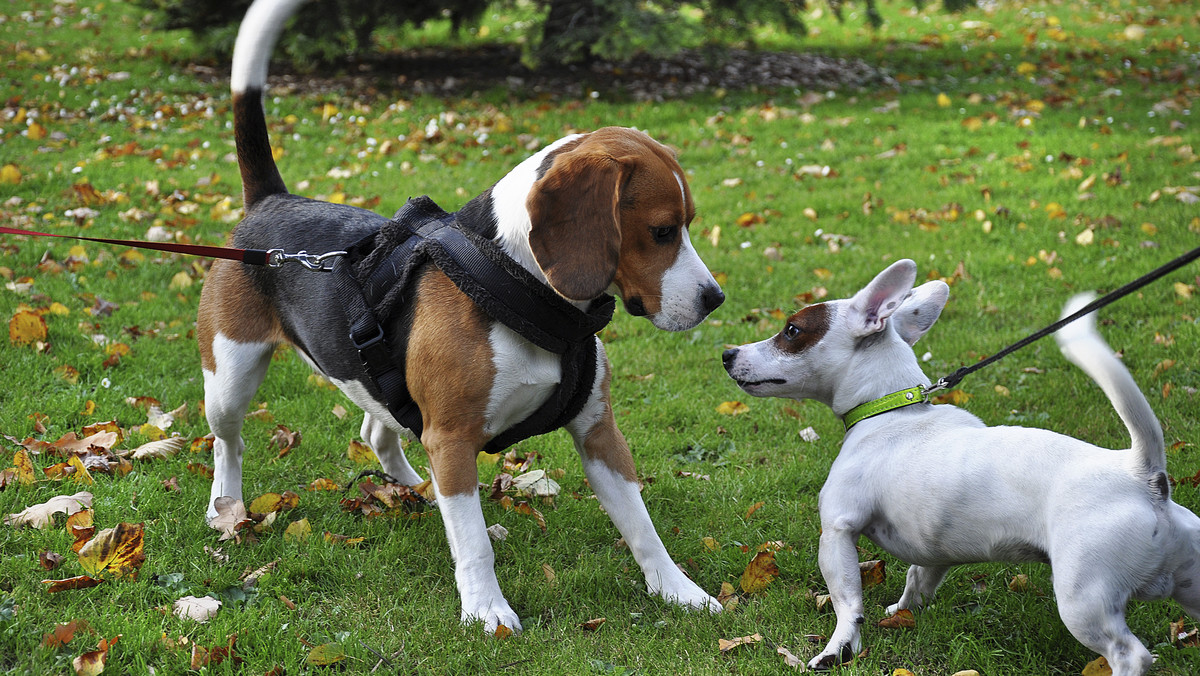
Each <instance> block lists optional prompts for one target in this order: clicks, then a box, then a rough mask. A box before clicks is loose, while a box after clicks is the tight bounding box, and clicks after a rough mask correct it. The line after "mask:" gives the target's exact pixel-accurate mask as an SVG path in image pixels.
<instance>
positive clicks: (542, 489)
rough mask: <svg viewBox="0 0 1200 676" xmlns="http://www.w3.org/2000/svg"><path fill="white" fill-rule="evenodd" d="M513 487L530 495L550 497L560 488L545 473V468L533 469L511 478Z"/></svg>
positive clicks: (556, 493)
mask: <svg viewBox="0 0 1200 676" xmlns="http://www.w3.org/2000/svg"><path fill="white" fill-rule="evenodd" d="M512 486H513V488H515V489H517V490H518V491H520V492H521V493H524V494H525V495H528V496H531V497H542V498H552V497H554V496H556V495H558V493H559V491H560V490H562V489H561V488H560V487H559V485H558V482H557V481H555V480H554V479H551V478H550V477H549V476H547V475H546V470H544V469H535V470H533V471H530V472H526V473H524V474H522V475H521V476H518V477H514V478H513V480H512Z"/></svg>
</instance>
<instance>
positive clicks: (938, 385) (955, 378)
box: [925, 247, 1200, 396]
mask: <svg viewBox="0 0 1200 676" xmlns="http://www.w3.org/2000/svg"><path fill="white" fill-rule="evenodd" d="M1197 258H1200V247H1197V248H1195V249H1192V250H1191V251H1189V252H1187V253H1185V254H1183V255H1182V256H1180V257H1179V258H1176V259H1175V260H1173V261H1171V262H1169V263H1167V264H1166V265H1163V266H1162V267H1160V268H1157V269H1155V270H1152V271H1150V272H1148V273H1146V274H1145V275H1142V276H1141V277H1138V278H1137V279H1135V280H1133V281H1132V282H1129V283H1128V284H1125V285H1124V286H1122V287H1120V288H1118V289H1115V290H1113V291H1110V292H1108V293H1106V294H1105V295H1103V296H1101V297H1099V298H1097V299H1096V300H1093V301H1092V302H1090V303H1088V304H1087V305H1084V306H1083V307H1082V308H1080V309H1079V311H1078V312H1075V313H1074V314H1072V315H1070V316H1068V317H1063V318H1062V319H1060V320H1058V321H1056V322H1054V323H1053V324H1051V325H1050V326H1047V327H1046V328H1044V329H1042V330H1041V331H1038V332H1037V333H1034V334H1032V335H1030V336H1027V337H1026V338H1023V339H1021V340H1019V341H1017V342H1015V343H1013V344H1012V345H1009V346H1008V347H1006V348H1004V349H1003V350H1000V351H999V352H997V353H996V354H993V355H992V356H990V357H988V358H986V359H984V360H983V361H980V362H977V363H975V364H971V365H970V366H964V367H962V368H960V369H958V370H957V371H955V372H954V373H951V374H950V375H948V376H946V377H944V378H940V379H939V380H938V381H937V382H935V383H934V384H933V385H932V386H930V387H929V388H928V389H927V390H925V394H926V396H928V395H929V394H930V393H933V392H936V391H938V390H944V389H948V388H951V387H954V386H955V385H957V384H958V383H959V382H960V381H961V380H962V379H963V378H965V377H967V376H968V375H970V374H972V373H974V372H975V371H978V370H979V369H981V368H983V367H985V366H987V365H989V364H991V363H992V362H995V361H999V360H1000V359H1003V358H1004V357H1007V356H1008V355H1009V354H1012V353H1013V352H1016V351H1017V350H1019V349H1021V348H1023V347H1025V346H1026V345H1028V344H1030V343H1032V342H1034V341H1036V340H1039V339H1041V338H1045V337H1046V336H1048V335H1050V334H1051V333H1054V332H1055V331H1057V330H1059V329H1061V328H1062V327H1064V326H1066V325H1067V324H1070V323H1071V322H1073V321H1075V320H1076V319H1079V318H1080V317H1082V316H1084V315H1086V314H1087V313H1089V312H1093V311H1095V310H1098V309H1100V308H1102V307H1104V306H1105V305H1108V304H1109V303H1112V302H1113V301H1116V300H1118V299H1120V298H1122V297H1123V296H1127V295H1129V294H1131V293H1133V292H1134V291H1137V290H1138V289H1140V288H1142V287H1143V286H1146V285H1147V284H1149V283H1150V282H1153V281H1155V280H1156V279H1158V278H1160V277H1162V276H1164V275H1167V274H1170V273H1172V272H1174V271H1176V270H1178V269H1179V268H1182V267H1183V266H1185V265H1187V264H1188V263H1191V262H1192V261H1194V260H1196V259H1197Z"/></svg>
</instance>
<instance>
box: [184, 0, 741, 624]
mask: <svg viewBox="0 0 1200 676" xmlns="http://www.w3.org/2000/svg"><path fill="white" fill-rule="evenodd" d="M301 1H302V0H257V1H256V2H254V4H253V5H252V6H251V8H250V10H249V11H248V13H247V14H246V17H245V19H244V21H243V23H242V25H241V28H240V30H239V33H238V37H237V42H236V45H235V48H234V55H233V71H232V77H231V83H230V84H231V89H232V95H233V118H234V136H235V140H236V145H237V157H238V164H239V168H240V171H241V176H242V188H243V197H244V200H245V211H246V215H245V218H244V219H243V220H242V221H241V222H240V223H239V224H238V225H237V227H236V228H235V229H234V231H233V233H232V234H231V236H230V242H231V244H232V245H233V246H236V247H241V248H256V249H275V248H279V249H283V250H285V251H297V250H303V251H308V252H327V251H335V250H345V249H347V248H349V247H350V246H351V245H352V244H354V243H355V242H357V241H359V240H361V239H362V238H363V237H364V236H366V235H369V234H370V233H372V232H374V231H377V230H379V229H380V228H381V227H382V225H383V224H385V223H386V222H387V221H388V219H386V218H385V217H383V216H380V215H378V214H375V213H373V212H370V211H366V210H364V209H359V208H356V207H351V206H347V205H340V204H331V203H326V202H320V201H316V200H312V199H307V198H304V197H299V196H295V195H291V194H289V193H288V192H287V188H286V187H285V184H284V181H283V179H282V177H281V176H280V173H279V171H278V168H277V167H276V165H275V161H274V159H273V157H272V154H271V148H270V142H269V140H268V135H267V126H266V121H265V116H264V112H263V90H264V87H265V85H266V79H267V63H268V60H269V56H270V53H271V49H272V47H273V46H274V44H275V41H276V39H277V38H278V36H279V34H280V32H281V31H282V28H283V24H284V22H285V21H286V19H287V18H288V17H289V16H290V15H291V14H292V13H293V11H294V10H295V8H296V6H297V5H298V4H299V2H301ZM694 215H695V207H694V205H693V203H692V195H691V192H690V190H689V188H688V184H687V181H686V180H685V179H684V175H683V170H682V169H681V168H680V166H679V164H678V162H677V161H676V158H675V155H674V153H673V152H672V151H671V150H670V149H668V148H667V147H665V146H663V145H662V144H660V143H658V142H656V141H654V140H653V139H652V138H650V137H649V136H647V135H646V134H644V133H642V132H640V131H635V130H633V129H624V128H614V127H608V128H604V129H600V130H597V131H594V132H591V133H585V134H574V135H571V136H568V137H566V138H563V139H560V140H558V141H556V142H554V143H552V144H551V145H549V146H547V147H546V148H543V149H542V150H541V151H540V152H538V153H536V154H534V155H533V156H532V157H530V158H528V159H526V160H525V161H523V162H521V163H520V164H519V165H517V167H516V168H515V169H513V170H512V171H511V172H509V173H508V174H507V175H506V176H504V177H503V178H502V179H500V180H499V181H498V182H497V183H495V184H494V185H493V186H492V187H491V188H489V189H488V190H486V191H484V192H483V193H482V194H480V195H479V196H477V197H475V198H474V199H472V200H470V201H469V202H468V203H467V204H466V205H465V206H464V207H463V208H462V209H461V210H460V211H458V212H457V214H455V216H456V218H457V220H458V223H459V224H460V226H461V227H463V228H464V229H469V230H471V231H473V232H474V233H476V234H478V235H480V236H482V237H484V238H486V239H489V240H491V241H493V242H495V243H496V244H497V245H498V246H499V247H501V248H502V249H503V250H504V251H505V252H506V253H507V254H508V255H509V256H511V258H512V259H513V260H514V261H516V262H517V263H518V264H519V265H520V266H522V267H523V268H525V269H526V270H527V271H528V272H529V273H530V274H532V275H533V276H535V277H536V278H537V279H539V280H541V281H542V282H544V283H545V284H546V285H548V286H549V287H551V288H552V289H554V290H555V291H556V292H557V293H558V294H559V295H561V296H562V297H563V298H565V299H567V300H568V301H570V302H571V303H572V304H573V305H575V306H576V307H578V308H580V309H581V310H586V309H587V308H588V307H589V305H590V304H591V303H592V302H593V301H597V302H600V299H604V298H607V296H606V294H608V293H613V294H616V295H618V296H620V297H621V298H622V299H623V302H624V305H625V308H626V310H627V311H628V312H629V313H630V314H633V315H637V316H643V317H646V318H647V319H649V320H650V322H651V323H653V324H654V325H655V326H656V327H658V328H660V329H665V330H668V331H682V330H685V329H689V328H692V327H694V326H696V325H697V324H699V323H700V322H701V321H702V320H703V319H704V318H705V317H706V316H707V315H708V314H709V313H710V312H712V311H713V310H714V309H715V308H716V307H717V306H719V305H720V304H721V302H722V301H723V300H724V294H723V293H722V292H721V289H720V287H719V286H718V285H717V283H716V281H715V280H714V279H713V277H712V275H711V274H710V273H709V271H708V269H707V268H706V267H705V265H704V263H703V262H702V261H701V260H700V258H699V256H698V255H697V254H696V251H695V250H694V249H693V248H692V245H691V242H690V240H689V238H688V224H689V223H690V222H691V221H692V218H693V217H694ZM415 284H416V286H415V287H414V289H415V291H414V292H413V298H412V301H411V304H408V305H410V306H408V307H406V308H405V312H404V313H402V314H403V315H404V317H403V318H400V319H396V320H394V321H395V322H405V323H406V325H405V326H404V327H403V328H404V329H406V330H407V360H406V361H405V362H404V364H403V368H404V373H405V375H406V378H407V386H408V389H409V393H410V395H411V396H412V398H413V400H414V401H415V402H416V404H417V405H418V406H419V408H420V411H421V420H422V423H423V424H422V428H423V429H422V431H421V433H420V441H421V443H422V445H423V446H424V447H425V450H426V452H427V453H428V456H429V462H430V466H431V470H432V473H433V477H432V479H433V486H434V489H435V494H436V499H437V505H438V508H439V511H440V512H441V515H442V519H443V521H444V522H445V526H446V533H447V539H448V540H449V543H450V552H451V555H452V556H453V557H454V562H455V579H456V582H457V586H458V590H459V594H460V596H461V600H462V620H463V621H464V622H473V621H480V622H482V623H483V626H484V629H485V630H486V631H487V632H495V631H496V630H497V628H498V627H500V626H501V625H503V626H504V627H506V628H507V629H509V630H511V631H514V632H516V631H520V629H521V623H520V620H519V619H518V616H517V614H516V613H515V612H514V611H513V609H512V608H511V607H510V606H509V603H508V601H507V600H505V598H504V595H503V594H502V593H501V591H500V585H499V583H498V581H497V578H496V573H495V569H494V557H493V552H492V547H491V542H490V540H489V538H488V535H487V531H486V523H485V521H484V516H483V510H482V507H481V505H480V498H479V493H478V474H477V471H476V464H475V456H476V454H477V453H478V452H479V450H480V449H481V448H482V447H483V446H484V445H485V444H486V443H487V442H488V441H489V440H490V439H492V438H494V437H496V436H497V435H499V434H501V433H502V432H504V431H505V430H507V429H509V428H510V427H512V426H513V425H515V424H516V423H518V422H519V421H521V420H522V419H524V418H525V417H526V416H528V415H530V413H531V412H533V411H535V410H536V409H537V408H538V407H539V406H540V405H541V404H542V403H543V402H544V401H545V400H546V398H547V397H548V396H549V395H550V394H551V393H552V392H553V391H554V389H555V387H556V384H557V383H558V382H559V380H560V378H561V370H562V369H561V364H560V361H559V359H558V357H557V355H554V354H551V353H549V352H547V351H545V350H543V349H541V348H539V347H537V346H535V345H533V344H532V343H530V342H529V341H527V340H525V339H524V338H522V337H521V336H519V335H518V334H517V333H514V332H513V331H512V330H511V329H509V328H508V327H507V326H505V325H503V324H500V323H498V322H495V321H492V320H491V319H489V318H488V316H487V315H485V314H484V313H482V312H481V311H480V310H479V309H478V308H477V307H476V306H475V305H473V304H472V302H471V300H470V299H469V298H468V297H467V296H466V295H464V293H463V292H462V291H460V290H459V289H458V288H457V287H456V286H455V285H454V283H453V282H452V281H451V280H450V279H449V278H447V276H446V275H445V274H443V273H442V272H441V271H440V270H438V269H437V268H436V267H432V266H426V267H424V268H423V269H421V270H420V271H419V274H418V276H417V279H416V281H415ZM196 333H197V337H198V339H199V344H200V356H201V364H202V366H203V371H204V396H205V403H206V416H207V419H208V423H209V426H210V427H211V429H212V432H213V435H214V437H215V440H214V444H213V450H214V463H213V464H214V477H213V483H212V491H211V496H210V500H209V506H208V518H209V519H212V518H213V517H214V516H215V515H216V508H215V503H216V502H217V500H218V499H219V498H222V497H226V496H227V497H230V498H235V499H241V493H242V455H243V451H244V444H243V441H242V439H241V428H242V421H243V415H244V413H245V411H246V408H247V406H248V405H249V404H250V400H251V398H252V397H253V396H254V392H255V390H256V389H257V388H258V386H259V385H260V384H261V383H262V381H263V378H264V376H265V375H266V371H267V366H268V365H269V363H270V360H271V354H272V352H273V351H274V349H275V346H276V345H277V344H279V343H289V344H291V345H292V346H294V347H295V348H296V350H297V352H298V353H299V354H300V355H301V356H302V358H304V359H305V360H306V361H307V362H308V363H309V364H310V365H312V367H313V368H314V369H316V370H317V371H318V372H319V373H321V374H322V375H323V376H325V377H326V378H328V379H329V380H330V381H331V382H333V383H334V384H336V385H337V386H338V388H340V389H341V390H342V392H344V393H345V394H346V396H347V397H349V398H350V400H351V401H353V402H354V403H355V404H356V405H358V406H359V407H360V408H362V410H363V411H364V412H365V416H364V419H363V423H362V432H361V433H362V436H363V438H364V439H365V440H366V441H367V442H368V443H369V444H370V445H371V447H372V448H373V449H374V450H375V452H376V454H377V455H378V457H379V460H380V464H381V465H382V466H383V470H384V471H385V472H387V473H388V474H390V475H391V476H392V477H394V478H395V479H396V480H398V481H399V482H401V483H406V484H416V483H419V482H420V481H421V477H420V476H419V475H418V474H417V473H416V472H415V471H413V468H412V466H411V465H410V464H409V463H408V460H407V459H406V458H405V456H404V452H403V449H402V446H401V438H402V437H404V438H407V439H411V438H412V437H413V436H414V435H413V434H412V432H411V431H410V430H407V429H405V428H404V427H402V426H401V425H400V424H399V423H398V422H397V421H396V419H395V418H394V417H393V416H392V414H391V413H390V412H389V409H388V407H387V406H386V402H384V401H381V400H380V399H379V397H378V396H376V394H374V392H377V390H376V389H374V388H372V387H371V385H370V382H369V378H368V375H367V373H366V372H365V370H364V367H363V364H362V361H361V360H360V358H359V355H358V352H357V351H356V350H355V348H354V346H353V345H352V344H351V343H350V341H348V340H347V338H346V337H347V335H348V324H347V319H346V316H345V312H344V309H343V307H342V305H341V304H340V302H339V301H338V296H337V292H336V291H335V290H334V289H333V288H332V284H331V276H330V275H328V274H325V273H321V272H312V271H309V270H304V269H291V267H288V266H285V267H280V268H269V267H253V266H248V265H244V264H242V263H238V262H232V261H216V262H214V264H213V266H212V269H211V271H210V273H209V275H208V278H207V280H206V282H205V285H204V289H203V292H202V294H201V299H200V307H199V315H198V319H197V331H196ZM591 339H592V340H595V341H596V351H595V354H596V368H595V375H594V377H593V381H592V384H591V391H590V395H589V396H588V397H587V400H586V402H585V404H584V405H583V408H582V410H581V412H580V413H579V414H578V415H576V416H575V417H574V418H573V419H571V420H570V421H569V422H567V424H566V425H564V427H565V429H567V431H568V432H569V433H570V434H571V436H572V437H573V439H574V442H575V447H576V449H577V451H578V453H579V455H580V458H581V460H582V463H583V468H584V471H585V473H586V475H587V479H588V482H589V483H590V485H591V487H592V490H594V491H595V493H596V496H597V497H598V498H599V500H600V503H601V505H602V506H603V508H604V509H605V510H606V511H607V512H608V514H609V516H610V517H611V518H612V520H613V522H614V524H615V525H616V526H617V529H618V530H619V531H620V532H621V535H623V536H624V538H625V541H626V542H627V543H628V545H629V549H630V551H631V552H632V553H633V556H634V558H635V559H636V560H637V563H638V565H639V566H641V569H642V571H643V573H644V574H645V577H646V584H647V587H648V588H649V591H650V592H652V593H656V594H659V595H660V596H662V597H663V598H665V599H667V600H669V601H671V602H673V603H677V604H680V605H682V606H685V607H688V608H695V609H708V610H709V611H711V612H718V611H720V609H721V606H720V604H719V603H717V601H716V600H715V599H713V598H712V597H711V596H709V595H708V594H706V593H705V592H704V591H703V590H701V589H700V587H698V586H697V585H696V584H695V583H693V582H692V581H691V580H689V579H688V578H687V577H686V576H685V575H684V574H683V573H682V572H681V571H680V569H679V568H678V567H677V566H676V565H675V563H674V562H673V561H672V560H671V558H670V556H669V555H668V554H667V551H666V548H665V547H664V546H663V543H662V541H661V540H660V538H659V536H658V534H657V533H656V532H655V529H654V525H653V524H652V523H651V520H650V516H649V513H648V512H647V510H646V507H645V504H644V503H643V501H642V499H641V495H640V493H639V486H638V481H637V476H636V472H635V470H634V463H633V458H632V456H631V454H630V451H629V446H628V444H627V443H626V441H625V438H624V436H623V435H622V434H621V432H620V430H618V429H617V426H616V423H615V421H614V418H613V412H612V407H611V404H610V398H609V383H610V380H611V369H610V366H609V363H608V359H607V357H606V356H605V353H604V349H603V346H602V345H600V344H599V340H598V339H596V338H591Z"/></svg>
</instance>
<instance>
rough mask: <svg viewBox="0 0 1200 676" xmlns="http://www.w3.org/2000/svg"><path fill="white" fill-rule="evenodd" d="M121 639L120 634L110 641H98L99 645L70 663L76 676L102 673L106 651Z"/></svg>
mask: <svg viewBox="0 0 1200 676" xmlns="http://www.w3.org/2000/svg"><path fill="white" fill-rule="evenodd" d="M119 638H121V635H120V634H117V635H116V636H114V637H112V638H111V639H108V640H105V639H101V640H100V645H99V647H97V648H96V649H95V650H93V651H91V652H87V653H84V654H82V655H80V656H79V657H76V658H75V659H74V660H72V661H71V665H72V666H73V667H75V674H76V676H96V675H97V674H100V673H101V672H103V671H104V663H105V661H107V660H108V651H109V649H110V648H112V647H113V646H115V645H116V644H117V639H119Z"/></svg>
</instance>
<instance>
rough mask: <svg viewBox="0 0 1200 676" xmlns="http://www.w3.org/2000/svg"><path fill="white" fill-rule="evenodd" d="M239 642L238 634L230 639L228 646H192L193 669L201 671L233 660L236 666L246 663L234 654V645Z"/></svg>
mask: <svg viewBox="0 0 1200 676" xmlns="http://www.w3.org/2000/svg"><path fill="white" fill-rule="evenodd" d="M235 641H237V634H234V635H233V636H230V637H229V645H228V646H218V647H214V648H206V647H204V646H202V645H200V644H198V643H193V644H192V669H193V670H196V671H199V670H200V669H202V668H204V667H207V666H215V665H218V664H220V663H222V662H224V661H225V660H231V661H232V662H233V663H234V664H241V663H243V662H245V660H243V659H242V658H241V657H239V656H238V655H237V654H236V653H235V652H233V644H234V642H235Z"/></svg>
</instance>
